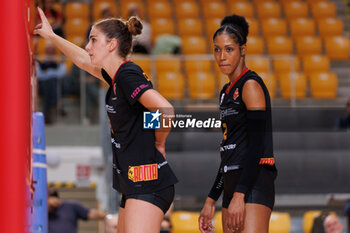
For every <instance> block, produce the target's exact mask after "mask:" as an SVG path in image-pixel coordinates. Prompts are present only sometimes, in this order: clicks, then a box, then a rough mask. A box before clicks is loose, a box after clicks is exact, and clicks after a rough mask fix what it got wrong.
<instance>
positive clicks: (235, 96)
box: [233, 88, 239, 100]
mask: <svg viewBox="0 0 350 233" xmlns="http://www.w3.org/2000/svg"><path fill="white" fill-rule="evenodd" d="M238 97H239V90H238V88H236V90H235V93H234V94H233V99H234V100H236V99H237V98H238Z"/></svg>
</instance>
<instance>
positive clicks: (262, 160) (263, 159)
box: [259, 158, 275, 166]
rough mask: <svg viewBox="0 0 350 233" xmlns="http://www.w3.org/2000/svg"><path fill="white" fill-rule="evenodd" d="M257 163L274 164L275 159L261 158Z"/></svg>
mask: <svg viewBox="0 0 350 233" xmlns="http://www.w3.org/2000/svg"><path fill="white" fill-rule="evenodd" d="M259 164H266V165H270V166H272V165H274V164H275V159H274V158H261V159H260V162H259Z"/></svg>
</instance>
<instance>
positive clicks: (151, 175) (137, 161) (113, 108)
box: [102, 61, 177, 195]
mask: <svg viewBox="0 0 350 233" xmlns="http://www.w3.org/2000/svg"><path fill="white" fill-rule="evenodd" d="M102 76H103V78H104V79H105V80H106V81H107V82H108V84H109V85H110V87H109V89H108V91H107V95H106V110H107V115H108V118H109V122H110V125H111V140H112V150H113V187H114V188H115V189H116V190H118V191H119V192H121V193H123V194H126V195H128V194H142V193H151V192H153V191H157V190H160V189H162V188H165V187H167V186H169V185H173V184H175V183H176V182H177V178H176V176H175V175H174V173H173V171H172V170H171V168H170V166H169V165H168V162H167V161H166V160H165V159H164V157H163V155H162V154H161V153H160V152H159V151H158V150H157V149H156V147H155V132H154V130H151V129H150V130H149V129H147V130H144V129H143V112H144V111H148V109H146V108H145V107H144V106H143V105H142V104H141V103H140V102H138V101H137V100H138V98H139V97H140V96H141V95H142V94H143V93H144V92H145V91H146V90H149V89H152V83H151V82H150V80H149V79H148V77H147V76H146V74H145V73H144V72H143V70H142V69H141V68H140V67H139V66H138V65H136V64H134V63H133V62H130V61H126V62H124V63H123V64H122V65H121V66H120V67H119V69H118V71H117V72H116V74H115V77H114V79H113V80H112V79H111V77H110V76H109V75H108V74H107V73H106V72H105V71H104V70H103V69H102Z"/></svg>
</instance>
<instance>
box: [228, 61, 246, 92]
mask: <svg viewBox="0 0 350 233" xmlns="http://www.w3.org/2000/svg"><path fill="white" fill-rule="evenodd" d="M248 70H249V69H248V68H247V67H246V68H244V70H243V72H242V73H241V74H240V75H239V76H238V78H236V80H235V81H234V82H232V83H231V84H230V86H229V87H228V88H226V95H227V94H228V93H230V91H231V89H232V87H233V85H235V83H236V82H237V81H238V80H239V79H240V78H241V77H242V76H243V75H244V74H245V73H247V72H248Z"/></svg>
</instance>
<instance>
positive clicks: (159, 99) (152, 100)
mask: <svg viewBox="0 0 350 233" xmlns="http://www.w3.org/2000/svg"><path fill="white" fill-rule="evenodd" d="M139 102H140V103H141V104H142V105H143V106H145V108H147V109H148V110H150V111H153V110H157V109H159V108H161V109H168V110H171V111H173V106H172V105H171V104H170V103H169V102H168V100H166V99H165V98H164V97H163V96H162V95H161V94H160V93H159V92H158V91H156V90H154V89H149V90H147V91H145V92H144V93H143V94H142V95H141V96H140V98H139Z"/></svg>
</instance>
